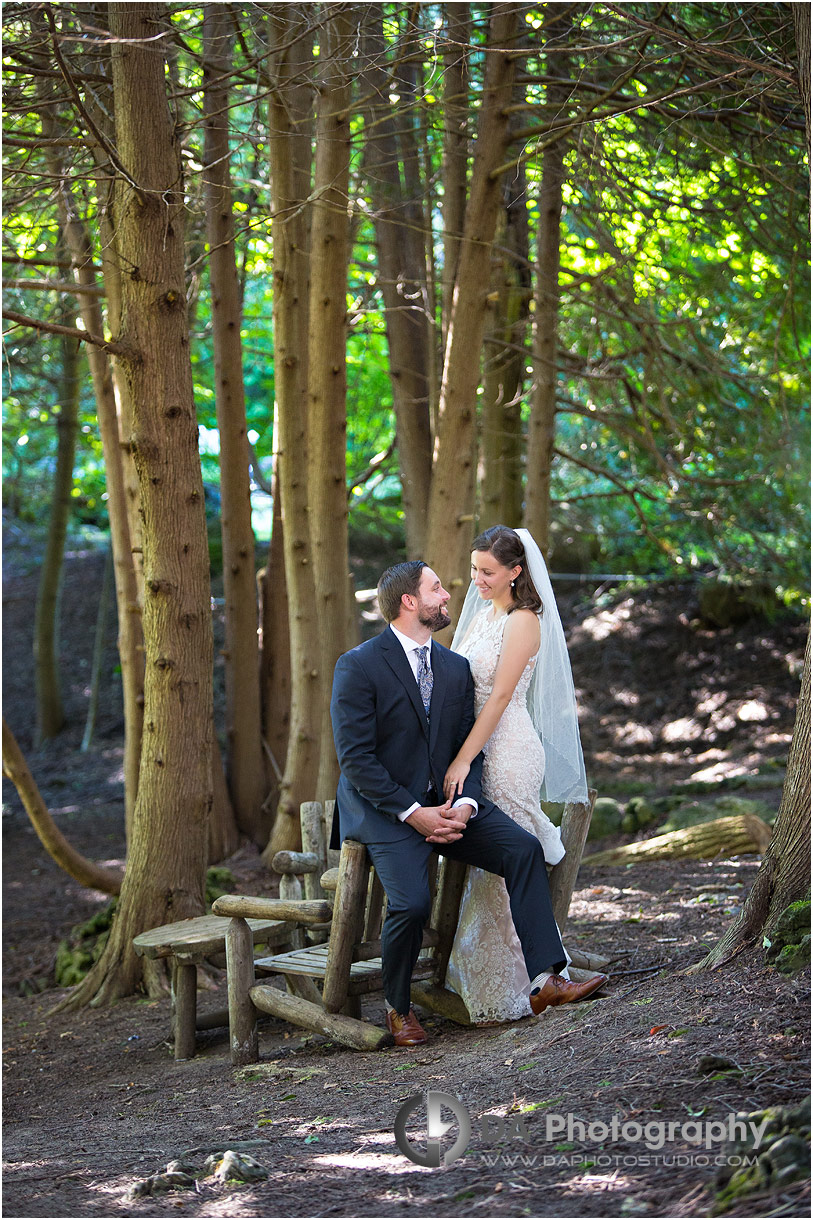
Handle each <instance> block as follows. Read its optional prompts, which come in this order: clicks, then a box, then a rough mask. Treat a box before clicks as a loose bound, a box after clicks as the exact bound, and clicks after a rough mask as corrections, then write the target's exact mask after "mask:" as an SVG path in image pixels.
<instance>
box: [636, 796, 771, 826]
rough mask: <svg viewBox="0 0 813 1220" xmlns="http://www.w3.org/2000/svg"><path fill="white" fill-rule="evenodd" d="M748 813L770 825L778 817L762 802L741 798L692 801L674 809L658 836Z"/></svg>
mask: <svg viewBox="0 0 813 1220" xmlns="http://www.w3.org/2000/svg"><path fill="white" fill-rule="evenodd" d="M748 813H750V814H753V815H754V816H755V817H758V818H760V819H761V820H762V821H763V822H766V823H768V824H770V823H771V822H772V821H773V819H774V818H775V816H776V814H775V813H773V811H772V810H769V809H768V807H767V806H766V805H765V804H763V802H762V801H750V800H746V799H745V798H744V797H739V796H720V797H718V798H717V800H716V801H714V803H713V804H711V803H709V802H708V801H690V802H688V804H681V805H680V806H678V807H676V808H674V809H673V810H672V812H671V813H670V814H669V817H668V818H667V819H666V821H665V822H662V823H661V824H660V825H659V827H658V834H668V833H669V831H670V830H686V829H687V828H688V827H689V826H700V825H701V824H702V823H704V822H715V821H716V820H717V818H728V817H736V816H738V815H740V814H748Z"/></svg>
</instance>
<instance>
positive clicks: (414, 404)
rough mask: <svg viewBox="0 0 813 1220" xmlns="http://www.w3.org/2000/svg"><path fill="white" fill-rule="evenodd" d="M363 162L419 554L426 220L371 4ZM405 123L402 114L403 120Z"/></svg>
mask: <svg viewBox="0 0 813 1220" xmlns="http://www.w3.org/2000/svg"><path fill="white" fill-rule="evenodd" d="M365 12H366V17H367V29H366V32H365V50H366V56H365V58H366V60H367V62H368V64H369V65H370V66H369V68H368V70H367V72H366V74H365V82H364V83H365V92H366V93H368V94H370V95H371V96H372V98H373V100H372V101H371V103H370V105H369V107H368V111H367V114H366V116H365V145H364V153H365V165H366V167H367V180H368V183H369V191H370V197H371V200H372V205H373V210H374V216H375V233H376V242H377V245H378V271H379V284H380V286H381V292H382V296H383V298H384V320H385V325H386V328H387V345H388V347H389V374H390V382H391V384H392V399H393V408H394V411H395V427H396V435H397V442H398V461H399V466H400V471H401V488H402V504H403V510H404V524H405V527H406V544H407V555H408V556H409V557H410V558H413V559H414V558H420V557H421V556H422V554H423V546H424V538H425V533H426V505H427V503H428V500H429V487H430V482H431V477H432V430H431V421H430V413H429V399H430V377H429V370H430V344H431V341H432V340H431V335H430V331H429V326H428V318H427V310H426V297H427V292H426V263H425V258H424V244H423V223H422V219H423V218H422V217H421V216H420V214H419V213H418V207H417V203H416V200H415V199H413V198H410V194H409V191H408V190H407V189H406V184H405V183H402V181H401V174H400V169H399V166H400V164H401V162H402V160H403V158H402V157H401V156H399V148H398V135H397V127H396V121H395V118H394V116H393V113H392V106H391V104H390V101H389V97H388V93H389V90H390V88H391V85H390V84H389V83H388V72H387V68H386V57H385V43H384V33H383V21H384V16H383V6H382V5H381V4H371V5H368V6H367V8H366V10H365ZM399 121H400V122H403V120H402V119H401V120H399Z"/></svg>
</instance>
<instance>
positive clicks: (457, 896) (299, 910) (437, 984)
mask: <svg viewBox="0 0 813 1220" xmlns="http://www.w3.org/2000/svg"><path fill="white" fill-rule="evenodd" d="M595 798H596V793H595V790H593V789H591V790H590V794H589V798H588V801H587V802H586V803H584V804H579V805H575V804H573V805H568V806H567V807H566V809H565V811H564V815H563V819H562V839H563V842H564V844H565V847H566V851H567V854H566V855H565V858H564V860H563V861H562V863H561V864H560V865H558V866H556V867H555V868H553V869H552V870H551V875H550V883H551V899H552V902H553V908H554V914H555V917H556V920H557V923H558V924H559V927H560V929H562V930H563V929H564V926H565V923H566V920H567V912H568V907H569V905H570V899H571V896H572V893H573V889H574V886H575V882H576V875H577V873H578V869H579V863H580V860H581V855H582V851H583V849H584V843H585V839H586V837H587V829H588V826H589V824H590V817H591V815H592V810H593V803H594V801H595ZM330 804H331V805H332V802H331V803H330ZM320 812H321V807H320V806H319V805H318V803H317V802H307V803H306V804H305V805H303V806H302V825H303V851H302V852H278V853H277V855H276V856H275V857H274V860H273V862H272V864H273V867H274V868H275V869H276V870H277V871H278V872H280V873H281V874H282V882H283V883H284V885H283V884H281V887H280V888H281V893H282V892H285V894H286V898H285V899H284V900H283V899H278V900H272V899H262V898H252V897H249V896H243V895H229V894H224V895H222V896H221V897H220V898H218V899H217V900H216V902H215V903H214V904H213V906H212V910H213V912H214V913H215V915H219V916H228V917H229V918H230V923H229V925H228V930H227V933H226V965H227V972H228V989H229V1034H230V1041H231V1054H232V1063H233V1064H234V1066H235V1067H237V1066H241V1065H243V1064H246V1063H254V1062H256V1061H257V1059H258V1058H259V1043H258V1036H257V1013H258V1012H266V1013H270V1014H271V1015H273V1016H276V1017H279V1018H281V1019H283V1020H286V1021H290V1022H292V1023H293V1024H295V1025H299V1026H301V1027H303V1028H305V1029H309V1030H312V1031H314V1032H316V1033H321V1034H323V1035H325V1036H327V1037H330V1038H332V1039H335V1040H336V1041H338V1042H342V1043H344V1045H346V1046H349V1047H352V1048H354V1049H357V1050H378V1049H380V1048H381V1047H383V1046H387V1045H388V1044H390V1043H391V1041H392V1038H391V1036H390V1035H389V1033H388V1032H387V1030H386V1029H383V1028H381V1027H379V1026H377V1025H373V1024H372V1023H370V1022H368V1021H362V1020H360V1015H361V1008H360V996H361V995H363V994H365V993H368V992H371V991H376V990H379V989H380V988H381V986H382V972H381V928H382V924H383V920H384V917H385V913H386V898H385V895H384V890H383V886H382V885H381V881H380V879H379V877H378V875H377V874H376V872H375V869H374V868H373V867H372V865H371V863H370V860H369V857H368V854H367V849H366V848H365V847H364V845H363V844H362V843H356V842H354V841H353V840H350V839H347V840H345V842H344V843H343V844H342V849H341V854H340V857H339V864H338V867H332V868H328V869H326V870H325V871H324V872H323V873H322V874H321V876H320V875H319V873H318V867H319V865H322V864H323V863H324V862H325V860H327V863H329V864H330V863H332V859H331V856H330V855H327V854H326V852H325V848H324V842H325V838H324V833H323V822H322V819H321V817H320ZM306 823H307V825H308V826H309V827H310V828H311V829H309V830H307V831H306ZM430 867H431V871H430V885H431V888H432V894H433V905H432V914H431V916H430V919H429V925H428V927H427V928H426V929H425V931H424V939H423V947H422V950H421V955H420V957H419V958H418V962H417V963H416V967H415V970H414V973H413V986H412V995H413V999H415V1000H417V1002H418V1003H420V1004H422V1005H423V1006H424V1007H426V1008H429V1009H430V1010H431V1011H434V1012H436V1013H439V1014H440V1015H441V1016H444V1017H446V1018H449V1019H451V1020H453V1021H456V1022H458V1023H460V1024H464V1025H468V1024H470V1018H469V1014H468V1011H467V1010H466V1006H465V1004H464V1003H463V1001H462V999H461V998H460V997H459V996H458V995H456V994H455V993H454V992H451V991H449V990H448V989H447V988H446V986H445V981H446V969H447V966H448V962H449V957H450V954H451V950H452V944H453V941H454V936H455V932H456V930H457V920H458V914H459V909H460V900H461V897H462V893H463V887H464V884H465V877H466V868H465V865H463V864H460V863H459V862H455V861H451V860H448V859H442V858H440V857H436V858H435V859H434V861H433V863H432V865H431V866H430ZM295 874H299V875H301V876H303V878H304V881H305V885H304V887H303V886H302V885H301V883H300V882H299V881H295V880H294V875H295ZM303 889H304V893H305V894H306V895H307V897H305V898H303V897H302V896H301V895H302V893H303ZM331 896H333V901H332V906H331ZM263 915H276V916H277V917H278V918H283V919H289V920H291V922H292V923H294V922H296V923H298V924H300V925H302V927H303V929H304V928H310V929H311V935H312V932H313V930H314V929H315V930H317V932H321V931H323V930H324V929H326V928H328V929H329V939H328V942H327V944H324V943H313V940H311V943H308V942H307V940H306V938H305V935H304V933H303V934H300V937H299V939H298V940H297V942H296V943H295V944H294V945H293V947H292V948H291V949H289V950H288V951H287V952H282V953H275V954H272V955H269V956H260V957H259V958H257V959H256V960H255V959H254V955H253V953H252V951H251V948H252V946H251V937H250V929H249V923H250V920H249V918H248V917H249V916H251V917H255V918H256V917H258V916H263ZM571 957H572V958H573V959H574V963H573V966H572V967H571V971H570V973H571V977H572V978H576V979H578V978H580V977H587V974H592V973H594V972H595V970H596V969H598V968H600V967H601V964H602V962H603V959H598V958H594V959H589V958H586V957H585V956H583V955H581V954H576V953H571ZM585 972H586V973H585ZM257 974H265V975H278V976H282V977H283V978H284V979H285V982H286V991H283V990H281V989H280V988H279V987H274V986H272V985H270V984H269V983H268V982H263V981H261V980H258V978H257Z"/></svg>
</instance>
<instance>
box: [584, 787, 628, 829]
mask: <svg viewBox="0 0 813 1220" xmlns="http://www.w3.org/2000/svg"><path fill="white" fill-rule="evenodd" d="M623 821H624V810H623V809H622V808H621V805H620V804H619V803H618V801H617V800H615V799H614V798H613V797H611V796H599V797H597V798H596V803H595V805H594V806H593V817H592V819H591V821H590V829H589V831H588V832H587V838H588V840H591V839H603V838H604V836H605V835H613V834H618V832H619V831H620V830H621V824H622V822H623Z"/></svg>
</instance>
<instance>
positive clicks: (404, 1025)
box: [387, 1008, 429, 1046]
mask: <svg viewBox="0 0 813 1220" xmlns="http://www.w3.org/2000/svg"><path fill="white" fill-rule="evenodd" d="M387 1029H388V1030H389V1031H390V1033H391V1034H392V1036H393V1038H394V1039H395V1045H396V1046H422V1045H423V1043H424V1042H428V1041H429V1038H428V1036H427V1033H426V1030H425V1029H422V1028H421V1025H420V1022H419V1021H418V1018H417V1017H416V1016H415V1012H414V1010H413V1009H412V1008H410V1010H409V1012H408V1013H407V1015H406V1016H405V1017H402V1016H401V1014H400V1013H399V1012H389V1011H388V1012H387Z"/></svg>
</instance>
